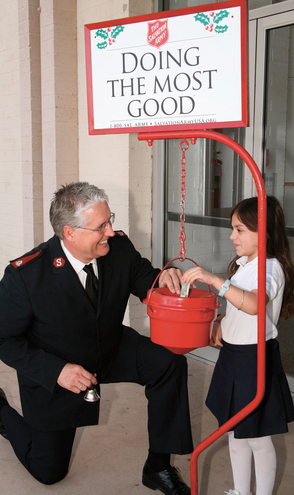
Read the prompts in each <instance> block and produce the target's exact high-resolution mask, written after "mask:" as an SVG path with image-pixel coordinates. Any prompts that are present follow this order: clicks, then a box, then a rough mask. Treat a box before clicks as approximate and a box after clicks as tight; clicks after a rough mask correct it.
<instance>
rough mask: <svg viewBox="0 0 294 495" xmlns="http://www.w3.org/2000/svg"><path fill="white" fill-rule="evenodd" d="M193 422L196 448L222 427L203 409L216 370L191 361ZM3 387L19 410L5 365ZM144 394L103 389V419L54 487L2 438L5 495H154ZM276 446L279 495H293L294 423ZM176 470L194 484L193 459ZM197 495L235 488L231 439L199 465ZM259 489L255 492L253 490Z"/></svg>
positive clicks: (129, 388)
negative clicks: (148, 479)
mask: <svg viewBox="0 0 294 495" xmlns="http://www.w3.org/2000/svg"><path fill="white" fill-rule="evenodd" d="M188 363H189V392H190V403H191V418H192V427H193V436H194V442H195V445H197V444H198V443H199V442H200V441H202V440H203V439H205V438H206V437H207V436H208V435H210V434H211V433H212V432H213V431H214V430H215V429H216V428H217V424H216V421H215V419H214V417H213V416H212V414H211V413H210V412H209V411H208V409H207V408H206V407H205V405H204V400H205V396H206V392H207V389H208V386H209V383H210V378H211V375H212V371H213V366H212V365H210V364H205V363H203V362H200V361H197V360H196V359H194V358H192V357H188ZM0 380H1V381H0V386H1V387H2V388H3V389H4V390H5V392H6V394H7V397H8V399H9V402H10V404H11V405H12V406H13V407H15V408H16V409H17V410H18V411H20V403H19V397H18V387H17V381H16V375H15V372H14V371H13V370H11V369H10V368H7V367H6V366H5V365H4V364H3V363H1V362H0ZM146 418H147V415H146V399H145V396H144V390H143V389H142V388H141V387H140V386H138V385H134V384H117V385H104V386H103V388H102V401H101V418H100V425H99V426H98V427H97V426H95V427H92V426H91V427H87V428H80V429H79V430H78V432H77V435H76V439H75V444H74V451H73V456H72V463H71V467H70V471H69V474H68V476H67V477H66V478H65V479H64V480H63V481H61V482H60V483H58V484H56V485H53V486H44V485H41V484H40V483H38V482H37V481H35V480H34V479H33V478H32V477H31V476H30V475H29V474H28V473H27V471H26V470H25V469H24V468H23V467H22V465H21V464H20V463H19V461H18V460H17V459H16V457H15V455H14V453H13V451H12V449H11V446H10V444H9V442H8V441H6V440H5V439H4V438H2V437H0V475H1V478H0V479H1V481H0V483H1V485H0V486H1V493H3V494H4V493H5V494H7V495H31V494H32V493H37V494H38V495H48V494H58V495H94V494H95V495H148V494H149V495H151V494H152V493H158V495H159V494H160V493H161V492H159V491H156V492H153V491H152V490H149V489H148V488H146V487H144V486H143V485H142V483H141V474H142V467H143V464H144V462H145V459H146V456H147V450H148V442H147V433H146ZM289 426H290V431H289V433H288V434H286V435H276V436H275V437H274V443H275V446H276V450H277V456H278V470H277V478H276V485H275V490H274V495H293V493H294V469H293V459H294V424H293V423H291V424H290V425H289ZM172 461H173V463H174V465H175V466H176V467H178V468H179V469H180V472H181V474H182V477H183V478H184V480H185V481H186V482H187V483H188V484H189V485H190V456H189V455H186V456H175V457H174V458H173V459H172ZM198 478H199V489H198V492H199V493H198V494H197V495H223V494H224V491H225V490H228V489H229V488H233V483H232V475H231V468H230V461H229V453H228V446H227V438H226V435H224V436H223V437H221V438H220V439H219V440H217V442H216V443H214V444H212V445H211V446H210V447H209V448H208V449H207V450H205V451H204V452H203V453H202V454H201V455H200V456H199V461H198ZM253 488H254V487H253Z"/></svg>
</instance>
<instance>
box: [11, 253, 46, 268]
mask: <svg viewBox="0 0 294 495" xmlns="http://www.w3.org/2000/svg"><path fill="white" fill-rule="evenodd" d="M43 253H44V251H43V250H42V249H40V251H37V252H36V253H33V254H28V255H26V256H23V257H22V258H17V259H16V260H13V261H10V264H11V265H12V266H13V267H14V268H16V269H19V268H22V267H23V266H25V265H27V264H29V263H31V262H32V261H34V260H36V259H38V258H39V257H40V256H42V254H43Z"/></svg>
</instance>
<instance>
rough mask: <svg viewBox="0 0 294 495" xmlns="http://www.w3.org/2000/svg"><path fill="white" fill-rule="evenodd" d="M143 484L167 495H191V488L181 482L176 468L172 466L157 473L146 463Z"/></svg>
mask: <svg viewBox="0 0 294 495" xmlns="http://www.w3.org/2000/svg"><path fill="white" fill-rule="evenodd" d="M142 483H143V485H145V486H147V487H148V488H151V490H160V491H162V492H163V493H164V494H165V495H191V490H190V488H189V487H188V486H187V485H186V484H185V483H184V482H183V481H182V480H181V478H180V475H179V473H178V471H177V470H176V468H174V467H171V466H170V467H169V468H168V469H165V470H164V471H160V472H159V473H156V472H155V471H153V470H152V469H151V468H150V467H149V465H148V464H147V462H145V466H144V468H143V476H142Z"/></svg>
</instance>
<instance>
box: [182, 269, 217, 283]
mask: <svg viewBox="0 0 294 495" xmlns="http://www.w3.org/2000/svg"><path fill="white" fill-rule="evenodd" d="M216 278H217V277H216V276H215V275H213V274H212V273H210V272H208V271H207V270H204V269H203V268H201V267H200V266H197V267H195V268H190V269H189V270H187V271H186V272H185V273H184V275H183V277H182V282H184V283H185V284H192V282H194V280H198V281H199V282H202V283H204V284H208V285H214V283H213V282H215V280H216Z"/></svg>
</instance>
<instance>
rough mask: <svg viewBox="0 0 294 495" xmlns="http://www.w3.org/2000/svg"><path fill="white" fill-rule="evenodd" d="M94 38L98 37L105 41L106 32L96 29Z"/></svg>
mask: <svg viewBox="0 0 294 495" xmlns="http://www.w3.org/2000/svg"><path fill="white" fill-rule="evenodd" d="M96 36H100V37H101V38H103V39H104V40H106V39H107V38H108V32H107V31H105V29H98V31H96ZM97 46H98V45H97Z"/></svg>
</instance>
